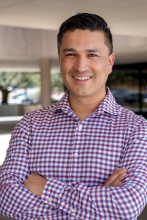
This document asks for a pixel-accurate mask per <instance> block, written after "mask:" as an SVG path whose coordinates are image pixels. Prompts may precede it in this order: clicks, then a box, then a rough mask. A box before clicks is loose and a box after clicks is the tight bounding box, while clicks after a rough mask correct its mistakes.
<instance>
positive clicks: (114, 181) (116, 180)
mask: <svg viewBox="0 0 147 220" xmlns="http://www.w3.org/2000/svg"><path fill="white" fill-rule="evenodd" d="M126 175H127V169H126V168H118V169H117V170H115V171H114V172H113V173H112V175H111V176H110V177H109V178H108V179H107V180H106V182H105V183H104V185H103V186H115V187H119V186H120V184H121V182H122V181H123V180H124V178H125V177H126Z"/></svg>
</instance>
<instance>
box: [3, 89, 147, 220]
mask: <svg viewBox="0 0 147 220" xmlns="http://www.w3.org/2000/svg"><path fill="white" fill-rule="evenodd" d="M118 167H121V168H122V167H126V168H127V170H128V171H127V177H126V178H125V180H124V181H123V182H122V184H121V186H120V187H103V184H104V183H105V181H106V179H107V178H108V177H109V176H110V175H111V174H112V173H113V171H114V170H116V169H117V168H118ZM34 173H38V174H40V175H42V176H43V177H44V178H46V179H47V180H48V181H47V184H46V185H45V187H44V190H43V194H42V197H41V198H39V197H37V196H36V195H34V194H32V193H31V192H29V191H28V190H27V189H26V188H24V185H23V184H24V181H25V179H26V178H27V176H28V175H29V174H34ZM0 183H1V191H0V213H2V215H4V216H8V217H11V218H14V219H21V220H22V219H25V220H26V219H27V220H30V219H34V220H37V219H44V220H48V219H49V220H71V219H85V220H99V219H106V220H116V219H123V220H127V219H128V220H131V219H133V220H134V219H136V218H137V216H138V215H139V214H140V212H141V211H142V209H143V208H144V206H145V204H146V201H147V122H146V120H145V119H144V118H143V117H142V116H137V115H135V114H134V113H133V112H131V111H128V110H126V109H124V108H123V107H121V106H120V105H118V104H117V103H116V102H115V99H114V98H113V96H112V94H111V92H110V90H109V89H107V96H106V97H105V99H104V100H103V101H102V103H101V104H100V106H99V107H98V109H97V110H96V111H95V112H93V113H92V114H91V115H90V116H89V117H87V118H86V119H85V120H84V121H80V120H79V118H78V117H77V116H76V115H75V114H74V112H73V111H72V110H71V108H70V105H69V102H68V92H67V93H66V94H65V95H64V96H63V98H62V99H61V100H60V101H59V102H58V103H57V104H55V105H53V106H50V107H45V108H43V109H40V110H37V111H35V112H33V113H28V114H26V115H25V116H24V118H23V119H22V120H21V121H20V122H19V124H18V125H17V126H16V127H15V129H14V130H13V132H12V137H11V140H10V146H9V149H8V150H7V157H6V159H5V162H4V164H3V166H2V169H1V171H0Z"/></svg>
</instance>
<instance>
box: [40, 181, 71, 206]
mask: <svg viewBox="0 0 147 220" xmlns="http://www.w3.org/2000/svg"><path fill="white" fill-rule="evenodd" d="M67 186H68V184H67V183H65V182H61V181H59V180H55V179H52V178H50V179H49V180H48V181H47V183H46V185H45V187H44V190H43V193H42V196H41V199H42V200H43V202H44V203H48V204H49V205H52V206H55V207H58V203H59V198H60V196H61V194H62V193H63V191H64V190H65V188H66V187H67Z"/></svg>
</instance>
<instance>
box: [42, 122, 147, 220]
mask: <svg viewBox="0 0 147 220" xmlns="http://www.w3.org/2000/svg"><path fill="white" fill-rule="evenodd" d="M119 167H125V168H127V177H126V178H125V180H124V181H123V183H122V184H121V186H120V187H111V186H110V187H102V186H94V187H87V186H86V185H85V184H84V183H82V182H73V183H63V182H61V181H58V180H55V179H49V180H48V181H47V183H46V186H45V188H44V191H43V194H42V200H43V201H44V202H45V203H48V204H52V205H53V206H58V208H59V209H62V210H64V211H65V212H67V213H69V214H71V215H73V216H75V217H76V218H79V219H86V220H98V219H120V220H121V219H122V220H134V219H136V218H137V216H139V214H140V213H141V211H142V210H143V208H144V207H145V205H146V202H147V122H146V121H145V120H142V121H141V122H139V123H138V125H136V128H135V129H134V131H133V132H132V135H131V136H130V138H129V140H128V144H127V146H126V148H125V150H124V153H123V156H122V158H121V161H120V164H119Z"/></svg>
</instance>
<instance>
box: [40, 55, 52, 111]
mask: <svg viewBox="0 0 147 220" xmlns="http://www.w3.org/2000/svg"><path fill="white" fill-rule="evenodd" d="M40 69H41V104H42V107H45V106H47V105H51V81H50V69H51V60H49V59H43V60H41V62H40Z"/></svg>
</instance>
